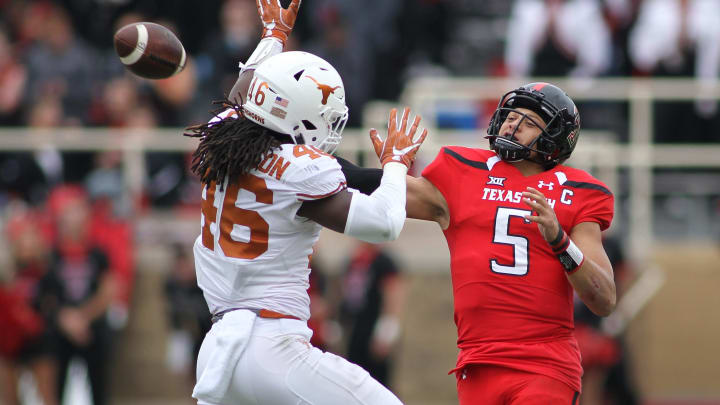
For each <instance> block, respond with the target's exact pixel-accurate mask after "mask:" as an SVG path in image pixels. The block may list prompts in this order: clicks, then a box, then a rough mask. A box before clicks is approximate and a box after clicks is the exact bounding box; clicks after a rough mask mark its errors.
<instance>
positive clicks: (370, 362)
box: [340, 243, 405, 388]
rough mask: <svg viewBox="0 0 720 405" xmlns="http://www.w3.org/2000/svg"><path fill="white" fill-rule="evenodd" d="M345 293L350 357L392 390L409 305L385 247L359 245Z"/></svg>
mask: <svg viewBox="0 0 720 405" xmlns="http://www.w3.org/2000/svg"><path fill="white" fill-rule="evenodd" d="M342 291H343V294H342V304H341V311H340V319H341V324H342V325H343V326H344V329H345V330H346V331H347V335H348V338H347V340H348V345H347V353H346V357H347V359H348V360H349V361H351V362H353V363H356V364H358V365H360V366H361V367H363V368H364V369H365V370H367V371H368V372H369V373H370V375H372V376H373V377H375V379H376V380H378V381H380V383H382V384H383V385H385V386H386V387H388V388H390V387H391V385H392V372H393V366H394V362H393V359H394V356H393V355H394V353H395V349H396V347H397V344H398V341H399V338H400V332H401V327H400V326H401V315H402V309H403V306H404V304H405V285H404V280H403V276H402V274H401V272H400V268H399V267H398V265H397V264H396V263H395V260H394V259H393V258H392V257H391V256H390V255H389V254H388V252H387V251H386V250H385V249H384V248H383V247H382V246H380V245H373V244H369V243H358V244H357V246H356V247H355V250H354V251H353V253H352V255H351V258H350V261H349V263H348V264H347V267H346V269H345V272H344V274H343V282H342Z"/></svg>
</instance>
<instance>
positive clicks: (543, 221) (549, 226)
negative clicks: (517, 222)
mask: <svg viewBox="0 0 720 405" xmlns="http://www.w3.org/2000/svg"><path fill="white" fill-rule="evenodd" d="M522 196H523V202H524V203H525V204H527V205H529V206H530V208H532V210H533V212H532V214H530V215H527V216H526V217H525V219H527V220H529V221H532V222H535V223H536V224H538V229H539V230H540V233H541V234H542V236H543V238H545V240H546V241H547V242H548V243H549V242H551V241H552V240H553V239H555V237H556V236H557V234H558V232H559V231H560V223H559V222H558V219H557V216H556V215H555V210H553V208H552V207H551V206H550V204H548V202H547V199H546V198H545V195H544V194H543V193H541V192H540V191H538V190H536V189H534V188H532V187H528V188H527V191H524V192H523V193H522Z"/></svg>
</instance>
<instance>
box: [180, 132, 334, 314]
mask: <svg viewBox="0 0 720 405" xmlns="http://www.w3.org/2000/svg"><path fill="white" fill-rule="evenodd" d="M345 188H346V182H345V176H344V175H343V173H342V171H341V169H340V165H339V164H338V163H337V161H336V160H335V158H333V157H332V156H330V155H328V154H326V153H323V152H322V151H321V150H319V149H317V148H315V147H312V146H306V145H292V144H284V145H282V146H281V147H280V148H279V149H277V150H275V151H274V153H273V154H271V155H269V156H267V157H266V158H265V159H264V160H263V161H262V163H261V164H260V165H259V167H258V169H255V170H253V171H251V172H250V173H249V174H248V175H246V176H244V177H243V178H242V179H239V180H234V181H230V182H228V180H227V179H226V180H225V184H224V187H223V188H222V190H221V188H220V187H219V185H217V184H215V183H212V184H211V185H209V186H205V188H204V189H203V192H202V196H203V203H202V219H201V227H202V231H201V234H200V236H199V237H198V238H197V240H196V241H195V245H194V248H193V251H194V254H195V269H196V272H197V281H198V285H199V286H200V288H201V289H202V290H203V293H204V295H205V299H206V301H207V303H208V307H209V309H210V312H211V313H218V312H220V311H223V310H225V309H230V308H249V309H269V310H273V311H277V312H281V313H283V314H287V315H294V316H297V317H298V318H300V319H303V320H307V319H308V318H309V317H310V297H309V296H308V293H307V289H308V286H309V282H308V276H309V273H310V269H309V268H308V263H309V261H310V255H311V254H312V251H313V245H314V244H315V243H316V242H317V240H318V237H319V235H320V229H321V226H320V225H318V224H317V223H315V222H313V221H311V220H308V219H306V218H302V217H299V216H297V211H298V209H300V206H301V204H302V203H303V201H307V200H313V199H320V198H324V197H328V196H330V195H333V194H335V193H338V192H339V191H341V190H343V189H345Z"/></svg>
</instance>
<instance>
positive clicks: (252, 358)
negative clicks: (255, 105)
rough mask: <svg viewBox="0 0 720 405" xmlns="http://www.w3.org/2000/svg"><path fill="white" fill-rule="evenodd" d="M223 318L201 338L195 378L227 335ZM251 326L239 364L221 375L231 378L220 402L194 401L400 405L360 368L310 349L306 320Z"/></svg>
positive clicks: (241, 404) (253, 404) (250, 404)
mask: <svg viewBox="0 0 720 405" xmlns="http://www.w3.org/2000/svg"><path fill="white" fill-rule="evenodd" d="M233 312H234V311H233ZM227 315H229V314H227ZM227 315H226V316H225V317H223V319H221V320H219V321H218V322H216V323H215V324H214V325H213V327H212V329H211V330H210V332H208V334H207V335H206V336H205V339H204V340H203V343H202V347H201V348H200V354H199V355H198V363H197V378H198V380H200V376H201V375H202V374H203V371H204V370H205V369H206V367H208V366H209V364H208V363H209V359H210V357H211V354H213V351H214V350H215V349H216V348H217V347H218V343H217V342H218V339H219V336H222V335H223V334H224V333H227V332H228V330H223V328H222V326H223V322H226V319H225V318H228V316H227ZM230 322H231V321H227V323H228V324H227V325H225V326H226V327H228V326H230ZM232 326H233V328H237V327H238V326H239V325H232ZM249 327H251V328H252V333H250V336H249V338H248V339H247V344H246V345H245V347H244V351H243V352H242V355H241V356H240V357H239V361H237V363H235V364H234V368H232V365H229V366H228V369H226V370H224V371H223V373H230V374H231V375H232V379H231V380H230V384H229V388H228V389H227V391H226V392H225V393H224V394H221V396H222V400H221V401H219V402H206V401H204V400H198V404H199V405H355V404H357V405H402V402H400V400H399V399H398V398H397V397H396V396H395V395H394V394H393V393H392V392H390V390H388V389H387V388H385V387H384V386H383V385H382V384H380V383H379V382H377V380H375V379H374V378H372V377H371V376H370V375H369V374H368V372H367V371H365V370H364V369H363V368H362V367H360V366H358V365H356V364H353V363H350V362H349V361H347V360H345V359H343V358H342V357H339V356H336V355H334V354H331V353H325V352H323V351H321V350H320V349H318V348H316V347H313V346H312V345H311V344H310V337H311V336H312V331H311V330H310V329H309V328H308V327H307V324H306V322H304V321H299V320H294V319H265V318H259V317H258V318H255V320H254V323H250V326H249ZM226 329H227V328H226ZM235 330H237V329H235ZM240 334H242V332H240ZM213 357H214V358H215V359H217V358H218V357H216V356H213ZM215 397H217V395H215Z"/></svg>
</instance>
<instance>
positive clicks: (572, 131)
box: [487, 83, 580, 170]
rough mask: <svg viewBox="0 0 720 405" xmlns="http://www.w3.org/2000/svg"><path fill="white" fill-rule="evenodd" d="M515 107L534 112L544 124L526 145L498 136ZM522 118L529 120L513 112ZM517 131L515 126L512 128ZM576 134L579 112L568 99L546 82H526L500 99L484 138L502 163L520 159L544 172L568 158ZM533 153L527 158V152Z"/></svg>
mask: <svg viewBox="0 0 720 405" xmlns="http://www.w3.org/2000/svg"><path fill="white" fill-rule="evenodd" d="M516 108H527V109H529V110H531V111H534V112H535V113H537V114H538V115H540V117H542V119H543V120H544V121H545V123H546V125H545V127H544V128H542V126H541V125H538V126H539V127H541V129H542V132H541V133H540V136H538V137H537V138H536V139H535V140H534V141H533V142H532V143H531V144H530V145H528V146H525V145H522V144H520V143H518V142H517V141H516V140H515V138H514V135H515V134H514V133H513V134H510V135H506V136H502V135H500V127H502V124H503V122H505V119H506V118H507V116H508V114H510V112H511V111H515V109H516ZM515 112H516V113H518V114H520V115H521V116H522V118H521V120H525V119H528V120H532V119H531V118H530V117H528V116H527V115H525V114H523V113H521V112H519V111H515ZM515 130H516V131H517V127H516V129H515ZM579 131H580V113H579V112H578V110H577V107H575V103H573V101H572V99H571V98H570V97H569V96H568V95H567V94H565V92H564V91H563V90H561V89H560V88H559V87H557V86H553V85H552V84H549V83H530V84H526V85H524V86H522V87H520V88H518V89H515V90H512V91H510V92H508V93H505V95H504V96H503V97H502V98H501V99H500V103H498V107H497V110H495V113H494V114H493V116H492V118H491V119H490V125H489V127H488V130H487V133H488V136H487V138H488V139H489V140H490V148H491V149H492V150H494V151H495V152H496V153H497V154H498V156H500V158H501V159H503V160H505V161H511V162H515V161H519V160H523V159H528V160H532V161H534V162H537V163H540V164H541V165H542V166H543V168H545V170H548V169H551V168H553V167H555V166H556V165H558V164H560V163H562V162H564V161H565V160H566V159H567V158H569V157H570V154H571V153H572V151H573V149H575V145H576V144H577V141H578V136H579ZM533 151H535V152H537V155H536V156H533V157H532V158H531V157H530V153H531V152H533Z"/></svg>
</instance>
